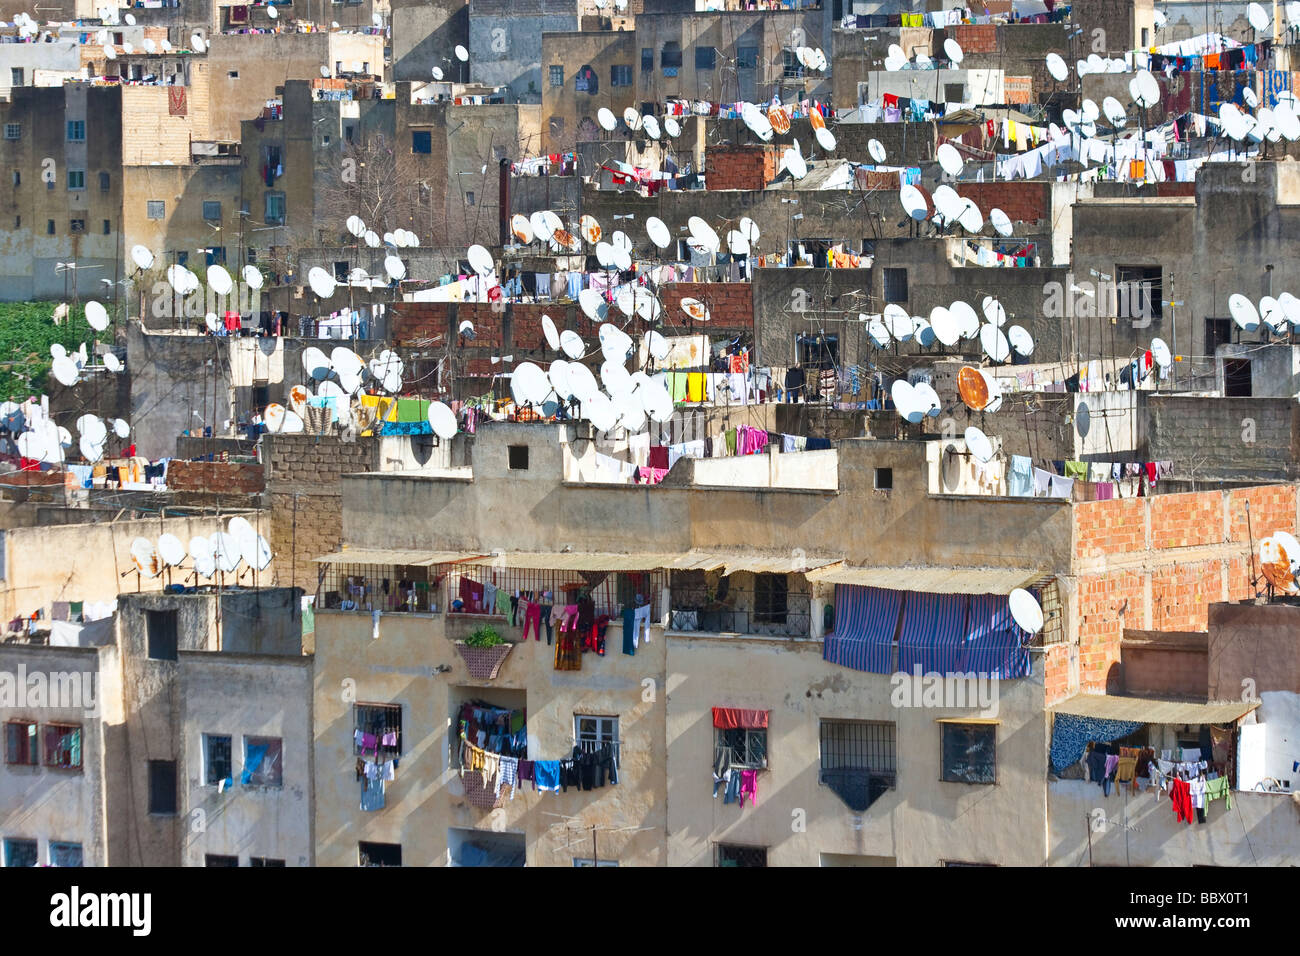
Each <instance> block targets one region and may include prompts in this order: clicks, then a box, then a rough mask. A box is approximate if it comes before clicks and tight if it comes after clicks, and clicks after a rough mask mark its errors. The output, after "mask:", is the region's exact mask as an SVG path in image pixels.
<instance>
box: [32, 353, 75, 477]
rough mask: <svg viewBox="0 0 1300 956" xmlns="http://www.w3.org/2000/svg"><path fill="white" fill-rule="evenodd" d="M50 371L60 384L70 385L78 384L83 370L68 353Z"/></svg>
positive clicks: (54, 363) (56, 361)
mask: <svg viewBox="0 0 1300 956" xmlns="http://www.w3.org/2000/svg"><path fill="white" fill-rule="evenodd" d="M50 372H51V373H52V374H53V375H54V377H55V378H56V379H57V380H58V382H59V384H60V385H66V386H69V387H71V386H73V385H76V384H77V382H78V381H79V380H80V378H81V372H80V370H79V369H78V368H77V363H76V362H74V361H73V360H72V359H70V358H68V357H67V356H66V355H65V356H63V357H61V358H56V359H55V360H54V362H53V363H52V364H51V366H50ZM28 457H31V456H28Z"/></svg>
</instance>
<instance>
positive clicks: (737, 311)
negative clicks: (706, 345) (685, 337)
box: [662, 282, 754, 334]
mask: <svg viewBox="0 0 1300 956" xmlns="http://www.w3.org/2000/svg"><path fill="white" fill-rule="evenodd" d="M682 299H699V300H700V301H701V302H703V303H704V304H705V305H707V306H708V307H709V315H710V316H711V318H710V319H709V321H708V323H707V324H705V323H703V322H696V323H695V331H696V332H697V333H699V332H706V333H707V332H709V331H710V330H711V329H728V330H730V329H752V328H753V327H754V287H753V286H752V285H751V284H750V283H748V282H669V283H668V284H667V285H665V286H664V287H663V297H662V300H663V305H664V330H665V333H666V334H674V333H681V334H684V333H685V332H686V331H687V330H688V329H689V328H690V319H689V318H688V317H687V315H686V313H685V312H683V311H682V307H681V304H682ZM669 330H671V331H669Z"/></svg>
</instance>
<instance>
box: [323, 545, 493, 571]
mask: <svg viewBox="0 0 1300 956" xmlns="http://www.w3.org/2000/svg"><path fill="white" fill-rule="evenodd" d="M475 557H478V555H476V554H474V553H473V552H465V551H396V550H379V549H375V550H371V549H367V548H344V549H343V550H342V551H335V552H334V553H333V554H322V555H321V556H320V557H319V558H316V562H317V563H318V564H382V565H405V566H407V567H417V568H420V567H430V566H432V565H435V564H455V563H457V562H459V561H464V560H466V559H467V558H475Z"/></svg>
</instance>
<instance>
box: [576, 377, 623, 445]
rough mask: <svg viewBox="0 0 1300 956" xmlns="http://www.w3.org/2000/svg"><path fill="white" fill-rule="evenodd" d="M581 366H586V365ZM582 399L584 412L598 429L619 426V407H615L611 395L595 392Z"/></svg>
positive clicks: (611, 428)
mask: <svg viewBox="0 0 1300 956" xmlns="http://www.w3.org/2000/svg"><path fill="white" fill-rule="evenodd" d="M580 367H581V368H586V366H580ZM581 401H582V414H583V416H584V417H585V418H586V419H587V421H589V422H591V426H592V427H593V428H594V429H596V431H599V432H608V431H612V430H613V429H614V428H615V427H617V426H618V409H616V408H615V407H614V403H613V402H612V401H611V400H610V399H609V396H607V395H603V394H601V393H600V392H595V393H593V394H592V395H589V396H588V397H587V398H586V399H581Z"/></svg>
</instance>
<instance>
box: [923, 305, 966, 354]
mask: <svg viewBox="0 0 1300 956" xmlns="http://www.w3.org/2000/svg"><path fill="white" fill-rule="evenodd" d="M930 330H931V331H932V332H933V333H934V337H935V338H936V339H938V340H939V342H941V343H942V344H944V345H947V346H953V345H956V344H957V340H958V339H960V338H961V331H960V330H959V329H958V328H957V322H956V320H955V319H953V317H952V313H951V312H949V311H948V310H947V309H946V308H944V307H943V306H941V305H937V306H935V307H934V308H933V309H931V310H930Z"/></svg>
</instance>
